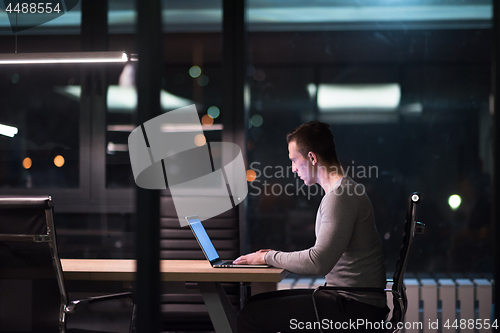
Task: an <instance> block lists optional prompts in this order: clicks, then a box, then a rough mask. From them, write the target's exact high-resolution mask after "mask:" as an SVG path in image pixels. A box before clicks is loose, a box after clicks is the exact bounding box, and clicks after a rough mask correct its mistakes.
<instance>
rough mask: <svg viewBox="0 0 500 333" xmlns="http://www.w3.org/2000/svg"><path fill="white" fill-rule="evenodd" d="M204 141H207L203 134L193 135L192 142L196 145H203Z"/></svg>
mask: <svg viewBox="0 0 500 333" xmlns="http://www.w3.org/2000/svg"><path fill="white" fill-rule="evenodd" d="M205 142H207V139H206V138H205V136H204V135H203V134H197V135H196V136H195V137H194V144H195V145H197V146H198V147H201V146H203V145H204V144H205Z"/></svg>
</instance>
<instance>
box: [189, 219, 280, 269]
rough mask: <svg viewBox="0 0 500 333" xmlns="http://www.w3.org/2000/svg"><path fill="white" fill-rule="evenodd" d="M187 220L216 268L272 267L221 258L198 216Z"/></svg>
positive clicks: (208, 258)
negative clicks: (242, 263)
mask: <svg viewBox="0 0 500 333" xmlns="http://www.w3.org/2000/svg"><path fill="white" fill-rule="evenodd" d="M186 220H187V222H188V224H189V227H190V228H191V230H192V231H193V234H194V237H195V238H196V240H197V241H198V244H200V247H201V250H202V251H203V254H205V257H206V258H207V260H208V261H209V262H210V265H212V267H215V268H232V267H233V268H234V267H235V268H253V267H255V268H266V267H271V266H269V265H235V264H233V260H221V259H220V258H219V254H218V253H217V250H216V249H215V247H214V244H213V243H212V241H211V240H210V237H209V236H208V234H207V231H206V230H205V227H204V226H203V224H202V223H201V221H200V218H199V217H198V216H186Z"/></svg>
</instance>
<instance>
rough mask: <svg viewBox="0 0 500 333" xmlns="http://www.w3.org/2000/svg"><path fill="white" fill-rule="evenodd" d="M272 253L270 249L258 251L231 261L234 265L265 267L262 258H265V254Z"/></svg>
mask: <svg viewBox="0 0 500 333" xmlns="http://www.w3.org/2000/svg"><path fill="white" fill-rule="evenodd" d="M269 251H272V250H271V249H265V250H259V251H257V252H254V253H249V254H246V255H244V256H241V257H239V258H238V259H236V260H235V261H233V264H235V265H265V264H266V261H265V260H264V257H265V256H266V253H267V252H269Z"/></svg>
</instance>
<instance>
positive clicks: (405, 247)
mask: <svg viewBox="0 0 500 333" xmlns="http://www.w3.org/2000/svg"><path fill="white" fill-rule="evenodd" d="M419 201H420V194H419V193H417V192H414V193H413V194H412V195H410V197H409V198H408V205H407V208H406V220H405V225H404V230H403V243H402V245H401V249H400V250H399V258H398V260H397V262H396V270H395V271H394V276H393V285H392V290H393V291H394V293H393V302H394V309H393V312H392V318H391V322H392V324H393V327H395V326H396V324H397V323H398V322H402V321H403V319H404V316H405V313H406V309H407V304H408V301H407V298H406V291H405V286H404V281H403V279H404V274H405V271H406V266H407V264H408V255H409V253H410V247H411V244H412V242H413V236H414V235H415V233H422V232H423V231H424V224H423V223H420V222H417V216H416V215H417V204H418V203H419ZM398 295H399V296H400V298H399V297H398ZM400 300H401V302H400Z"/></svg>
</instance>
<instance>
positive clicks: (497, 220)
mask: <svg viewBox="0 0 500 333" xmlns="http://www.w3.org/2000/svg"><path fill="white" fill-rule="evenodd" d="M492 3H493V57H492V59H493V63H492V80H491V82H492V92H493V182H492V194H493V197H492V198H491V202H492V208H493V233H494V234H493V240H494V244H495V245H494V247H495V250H494V251H495V264H494V267H495V268H494V272H493V273H494V274H495V281H497V282H498V281H500V245H499V244H498V243H499V241H500V206H499V205H498V203H499V202H500V115H499V113H500V82H499V80H500V2H499V1H492ZM494 298H495V304H496V305H495V318H497V319H499V320H500V306H499V301H500V288H495V296H494Z"/></svg>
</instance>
